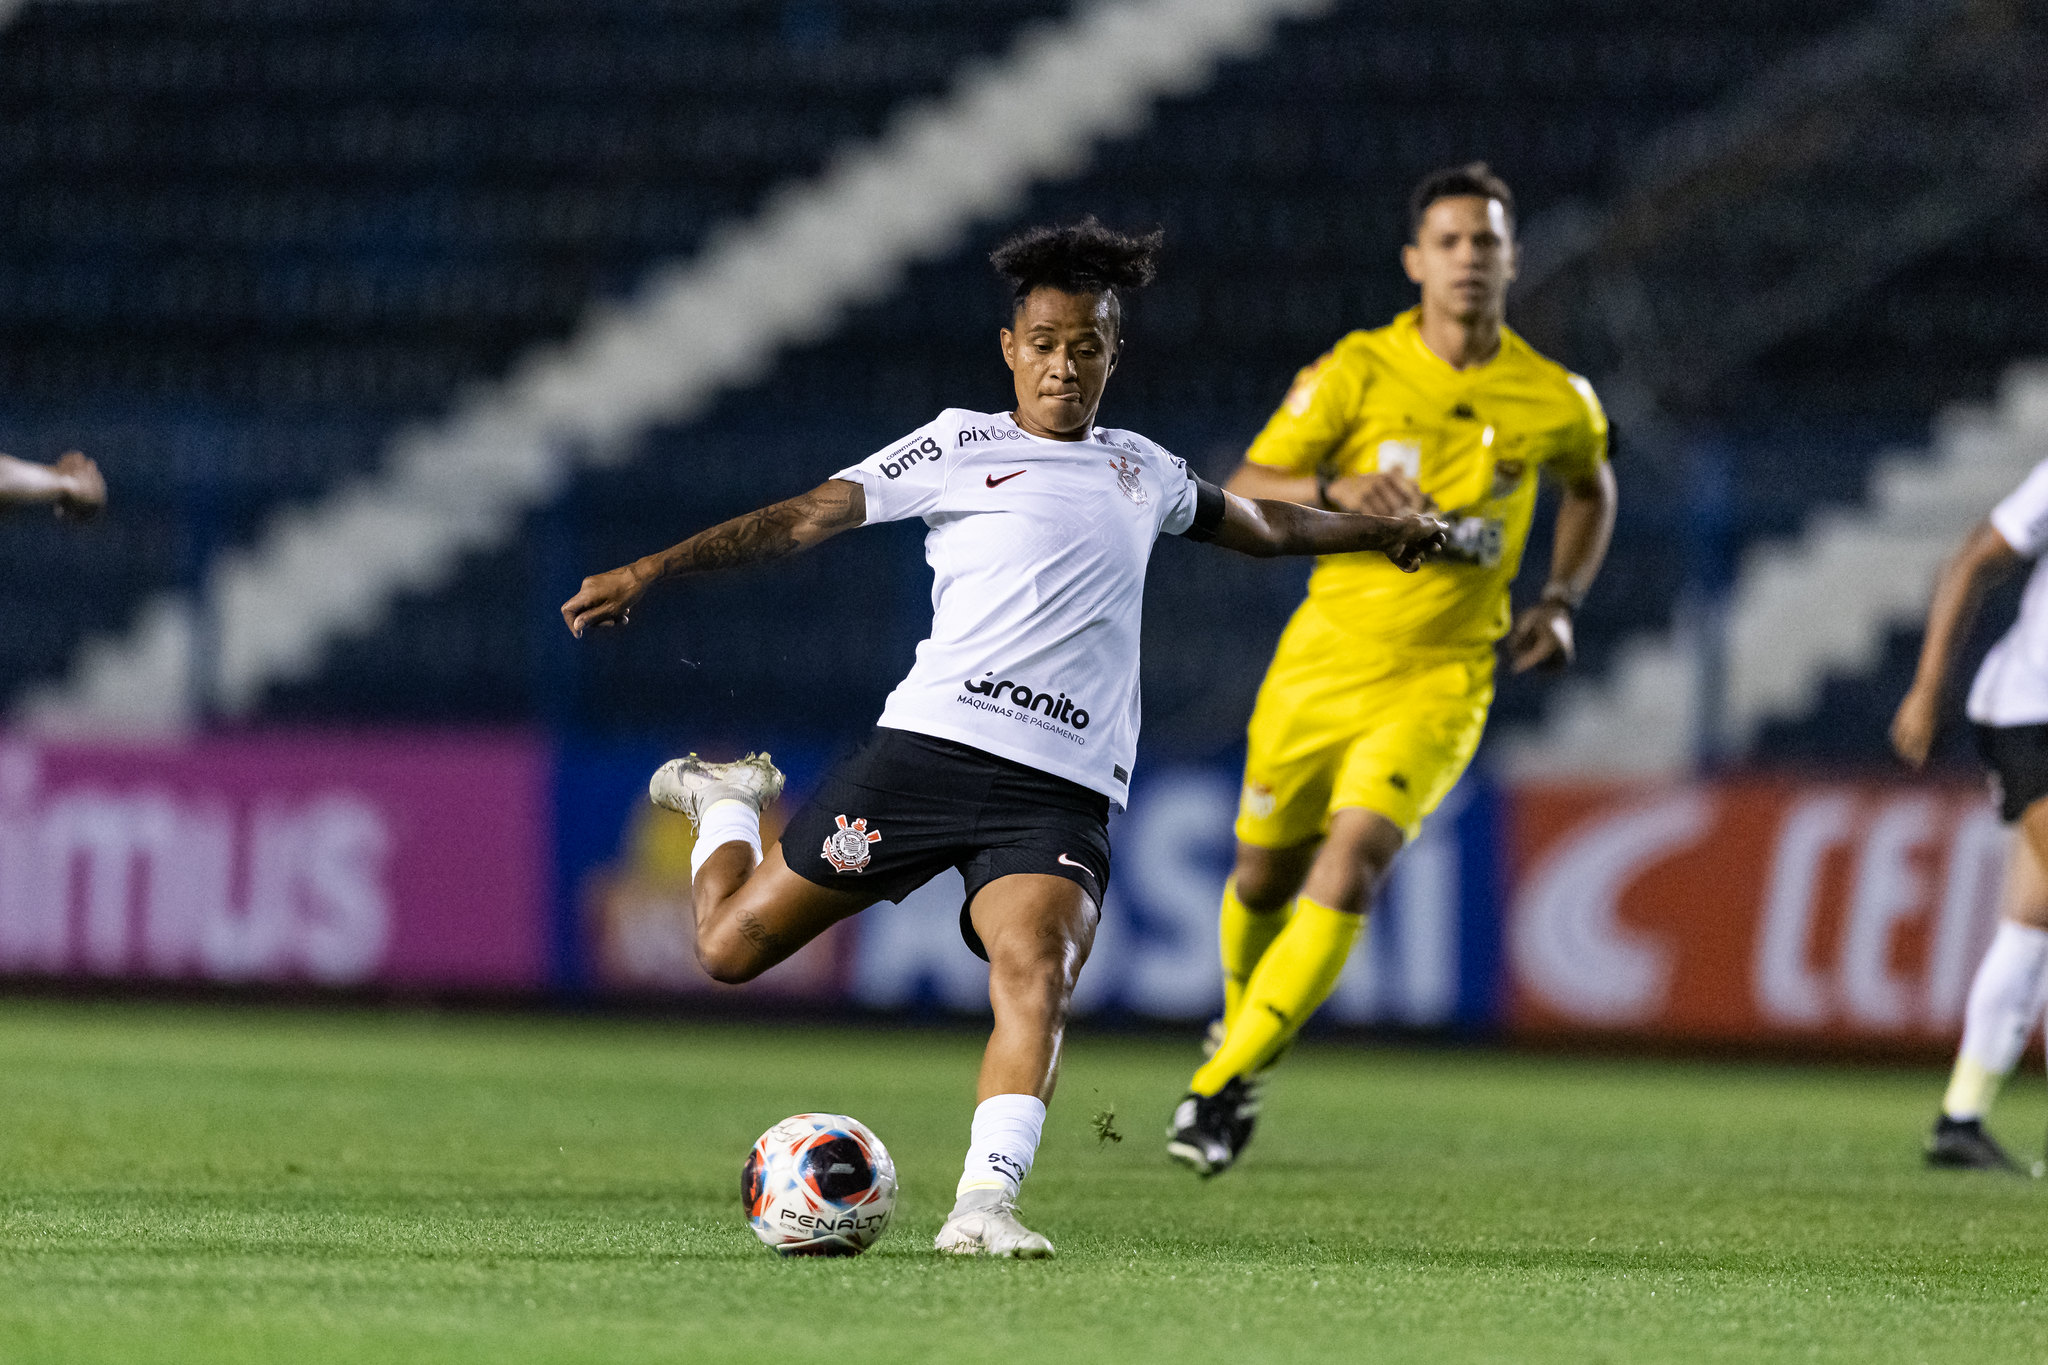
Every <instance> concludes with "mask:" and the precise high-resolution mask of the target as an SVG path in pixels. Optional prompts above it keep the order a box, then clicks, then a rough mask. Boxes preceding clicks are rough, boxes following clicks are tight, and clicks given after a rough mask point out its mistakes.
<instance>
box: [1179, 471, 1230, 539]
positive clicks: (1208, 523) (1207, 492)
mask: <svg viewBox="0 0 2048 1365" xmlns="http://www.w3.org/2000/svg"><path fill="white" fill-rule="evenodd" d="M1188 477H1189V478H1191V479H1194V481H1195V519H1194V520H1193V521H1191V522H1189V523H1188V529H1187V530H1185V531H1182V532H1181V534H1182V535H1184V536H1186V537H1187V538H1188V539H1189V540H1195V541H1209V540H1214V539H1216V530H1217V528H1218V527H1220V526H1222V525H1223V490H1222V489H1220V488H1218V487H1217V486H1216V485H1215V484H1213V483H1210V482H1209V481H1208V480H1207V479H1204V478H1200V477H1197V476H1196V475H1193V474H1190V475H1188Z"/></svg>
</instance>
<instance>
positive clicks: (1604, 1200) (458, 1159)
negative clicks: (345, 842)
mask: <svg viewBox="0 0 2048 1365" xmlns="http://www.w3.org/2000/svg"><path fill="white" fill-rule="evenodd" d="M1192 1034H1193V1031H1192V1030H1191V1031H1190V1038H1189V1040H1188V1041H1187V1042H1186V1043H1185V1044H1182V1045H1171V1044H1168V1043H1166V1042H1161V1041H1156V1040H1138V1041H1133V1040H1129V1039H1121V1038H1114V1037H1107V1036H1102V1035H1092V1036H1091V1035H1089V1034H1086V1033H1083V1034H1081V1035H1079V1036H1077V1037H1076V1038H1075V1039H1074V1040H1073V1041H1072V1043H1071V1045H1070V1051H1069V1058H1068V1064H1067V1072H1066V1077H1065V1080H1064V1082H1063V1085H1062V1088H1061V1093H1060V1096H1059V1101H1058V1103H1056V1104H1055V1106H1054V1108H1053V1111H1052V1118H1051V1121H1050V1123H1049V1124H1048V1127H1047V1133H1046V1142H1045V1146H1044V1149H1043V1150H1042V1152H1041V1153H1040V1156H1039V1161H1038V1169H1037V1171H1036V1172H1035V1173H1034V1175H1033V1176H1032V1179H1031V1182H1030V1184H1029V1186H1028V1187H1027V1189H1026V1199H1025V1204H1024V1209H1025V1212H1026V1214H1027V1216H1028V1217H1029V1220H1030V1221H1031V1223H1032V1224H1033V1226H1036V1227H1040V1228H1042V1229H1043V1230H1044V1231H1045V1232H1047V1233H1048V1234H1049V1235H1051V1236H1052V1238H1053V1239H1054V1241H1055V1242H1057V1243H1058V1245H1059V1248H1060V1257H1059V1259H1058V1260H1056V1261H1053V1262H1050V1263H1039V1264H992V1263H985V1262H969V1263H960V1262H955V1261H952V1260H942V1259H941V1258H939V1257H938V1256H936V1255H934V1254H933V1253H932V1252H931V1251H930V1250H929V1247H930V1242H931V1236H932V1233H933V1232H934V1231H935V1230H936V1228H937V1225H938V1222H939V1220H940V1218H941V1216H942V1215H943V1213H944V1212H945V1209H946V1207H947V1205H948V1204H949V1202H950V1195H951V1192H952V1186H953V1181H954V1179H955V1177H956V1174H957V1171H958V1169H959V1161H960V1157H961V1149H962V1146H963V1143H964V1141H965V1137H966V1128H967V1117H968V1114H969V1109H970V1106H971V1103H972V1099H973V1093H972V1086H973V1077H974V1066H975V1059H976V1057H977V1055H978V1052H979V1044H978V1041H977V1040H976V1039H975V1038H974V1037H972V1036H970V1035H969V1034H966V1033H952V1032H943V1031H941V1032H920V1031H915V1030H862V1029H854V1028H829V1029H828V1028H797V1027H740V1026H718V1027H709V1026H695V1025H692V1026H683V1025H664V1024H653V1023H618V1022H604V1021H587V1020H569V1019H556V1018H545V1017H536V1018H509V1019H508V1018H499V1017H477V1016H464V1015H453V1016H448V1015H438V1016H437V1015H419V1014H376V1013H360V1014H357V1013H312V1012H294V1011H288V1010H271V1009H232V1010H226V1009H215V1010H206V1009H199V1008H167V1007H130V1006H113V1005H101V1006H85V1005H47V1004H13V1005H7V1006H4V1007H0V1361H5V1362H7V1365H25V1363H26V1362H42V1361H67V1362H68V1361H90V1362H95V1365H98V1363H99V1362H126V1361H135V1362H144V1361H147V1362H152V1365H165V1363H167V1362H181V1361H191V1362H207V1363H208V1365H232V1363H233V1362H244V1361H250V1362H253V1361H264V1362H271V1361H279V1362H283V1361H292V1362H300V1361H362V1362H392V1361H406V1362H442V1361H477V1362H485V1361H488V1362H538V1361H604V1362H614V1363H617V1365H626V1363H628V1362H637V1361H757V1360H758V1361H767V1360H777V1361H793V1360H812V1359H816V1360H875V1361H891V1362H894V1361H905V1362H917V1361H930V1362H940V1361H944V1362H955V1361H979V1360H1004V1361H1010V1360H1015V1361H1050V1362H1055V1365H1083V1363H1084V1362H1094V1361H1116V1362H1131V1361H1170V1362H1177V1363H1178V1362H1186V1363H1189V1365H1193V1363H1195V1362H1209V1361H1215V1362H1241V1361H1349V1360H1372V1361H1430V1362H1444V1361H1502V1362H1509V1361H1512V1362H1541V1361H1617V1362H1621V1361H1627V1362H1636V1361H1684V1362H1693V1361H1743V1362H1754V1361H1777V1360H1785V1361H1855V1362H1859V1365H1870V1363H1871V1362H1881V1361H1957V1362H1971V1363H1972V1365H1980V1363H1985V1362H1997V1361H2034V1362H2038V1361H2042V1360H2048V1219H2044V1214H2048V1188H2044V1187H2043V1186H2040V1185H2037V1184H2035V1183H2034V1182H2031V1181H2022V1180H2014V1179H2001V1178H1988V1177H1982V1176H1957V1175H1946V1174H1937V1173H1930V1172H1927V1171H1924V1170H1922V1169H1921V1168H1920V1166H1919V1164H1918V1154H1917V1151H1916V1148H1917V1144H1918V1141H1919V1138H1920V1134H1921V1131H1922V1127H1923V1125H1924V1123H1925V1122H1926V1121H1927V1119H1928V1118H1929V1116H1930V1112H1931V1109H1932V1106H1933V1104H1934V1101H1935V1098H1936V1095H1937V1091H1938V1087H1939V1077H1938V1076H1936V1075H1935V1074H1933V1073H1930V1072H1926V1071H1829V1070H1822V1069H1809V1068H1790V1067H1761V1066H1757V1067H1738V1066H1708V1065H1678V1064H1664V1063H1649V1062H1615V1061H1598V1062H1594V1061H1571V1060H1560V1059H1554V1058H1530V1057H1523V1056H1514V1055H1503V1054H1492V1053H1467V1052H1431V1051H1425V1050H1394V1049H1356V1048H1351V1047H1343V1046H1338V1045H1334V1044H1310V1045H1307V1046H1304V1047H1303V1048H1302V1049H1301V1050H1300V1052H1299V1054H1298V1055H1297V1056H1295V1057H1294V1058H1292V1059H1291V1060H1290V1061H1289V1063H1288V1064H1287V1066H1286V1067H1285V1069H1284V1071H1283V1072H1282V1073H1281V1075H1280V1077H1279V1079H1278V1080H1276V1082H1275V1084H1274V1086H1273V1088H1272V1092H1271V1096H1270V1099H1269V1103H1268V1108H1267V1115H1266V1126H1265V1129H1264V1131H1262V1132H1261V1134H1260V1136H1259V1139H1258V1141H1257V1142H1256V1143H1255V1144H1254V1146H1253V1147H1252V1149H1251V1152H1250V1154H1249V1155H1248V1157H1247V1159H1246V1161H1245V1162H1244V1164H1243V1165H1242V1166H1241V1167H1240V1168H1239V1169H1238V1170H1236V1171H1233V1172H1231V1173H1230V1174H1228V1175H1226V1176H1224V1177H1222V1178H1221V1179H1218V1180H1216V1181H1213V1182H1210V1183H1208V1184H1203V1183H1200V1182H1198V1181H1196V1180H1195V1179H1194V1178H1193V1177H1191V1176H1189V1175H1187V1174H1186V1173H1184V1172H1182V1171H1179V1170H1177V1169H1175V1168H1172V1167H1170V1166H1169V1165H1168V1164H1167V1162H1166V1160H1165V1158H1164V1155H1163V1154H1162V1151H1161V1147H1162V1142H1161V1125H1162V1123H1163V1121H1164V1115H1165V1112H1166V1109H1167V1107H1168V1105H1169V1104H1170V1102H1171V1101H1172V1100H1173V1099H1174V1098H1175V1096H1176V1094H1177V1092H1178V1089H1179V1086H1180V1083H1181V1081H1182V1079H1183V1074H1184V1072H1185V1070H1186V1068H1187V1065H1188V1063H1189V1061H1190V1059H1191V1058H1192V1056H1193V1046H1194V1043H1193V1036H1192ZM2014 1089H2015V1090H2016V1091H2018V1092H2020V1093H2018V1094H2016V1095H2014V1096H2012V1097H2010V1098H2009V1099H2008V1101H2007V1102H2006V1104H2005V1106H2004V1107H2003V1108H2002V1109H2001V1111H2000V1113H1999V1124H1998V1126H1999V1127H2000V1128H2001V1129H2002V1130H2003V1131H2004V1132H2005V1133H2006V1134H2007V1135H2008V1136H2009V1137H2012V1138H2015V1139H2019V1140H2018V1141H2015V1143H2014V1145H2015V1146H2016V1147H2018V1148H2020V1149H2022V1150H2025V1151H2026V1152H2028V1153H2029V1154H2031V1153H2032V1152H2034V1151H2036V1150H2037V1146H2036V1139H2037V1138H2038V1135H2039V1133H2040V1131H2041V1122H2042V1119H2043V1105H2042V1102H2041V1097H2040V1094H2039V1093H2038V1092H2039V1091H2040V1089H2041V1086H2040V1081H2039V1078H2038V1076H2032V1077H2029V1078H2028V1079H2027V1080H2025V1081H2022V1082H2016V1083H2015V1085H2014ZM1111 1108H1113V1109H1114V1110H1115V1113H1116V1120H1115V1124H1116V1127H1117V1128H1119V1129H1120V1130H1121V1131H1122V1133H1123V1135H1124V1140H1123V1141H1122V1142H1120V1143H1104V1142H1101V1141H1099V1140H1098V1138H1097V1137H1096V1136H1095V1134H1094V1132H1093V1131H1092V1129H1091V1126H1090V1118H1091V1116H1092V1115H1094V1114H1095V1113H1096V1112H1097V1111H1099V1110H1104V1109H1111ZM804 1109H823V1110H842V1111H845V1112H849V1113H852V1114H854V1115H856V1116H858V1117H860V1118H861V1119H863V1120H865V1121H867V1122H868V1123H870V1124H871V1125H872V1126H873V1127H874V1128H875V1129H876V1130H877V1131H878V1132H879V1133H880V1134H881V1135H882V1137H883V1139H884V1140H885V1141H886V1142H887V1143H888V1144H889V1146H890V1148H891V1150H892V1151H893V1152H894V1153H895V1156H896V1160H897V1164H898V1168H899V1171H900V1174H901V1177H902V1181H903V1199H902V1202H901V1204H900V1205H899V1207H898V1213H897V1221H896V1225H895V1226H894V1228H892V1230H891V1231H890V1233H889V1235H888V1237H887V1238H886V1239H885V1240H884V1242H883V1243H882V1244H881V1246H880V1247H879V1248H878V1249H877V1250H876V1251H875V1252H873V1253H871V1254H869V1255H868V1256H866V1257H863V1258H861V1259H859V1260H855V1261H811V1262H803V1261H792V1262H782V1261H778V1260H776V1259H775V1258H774V1257H773V1256H771V1255H769V1254H768V1253H767V1252H766V1251H765V1250H763V1249H762V1248H761V1246H760V1245H759V1244H758V1243H756V1242H755V1241H754V1239H753V1236H752V1235H751V1234H750V1233H749V1232H748V1231H747V1229H746V1227H745V1225H744V1224H743V1223H742V1221H741V1219H740V1216H739V1212H738V1185H739V1176H738V1173H739V1166H740V1161H741V1159H742V1158H743V1156H744V1155H745V1153H746V1150H747V1148H748V1146H749V1144H750V1143H751V1142H752V1141H753V1139H754V1137H755V1136H756V1135H757V1134H758V1133H759V1132H760V1131H761V1130H762V1129H764V1128H766V1127H767V1126H768V1125H769V1124H770V1123H771V1122H773V1121H774V1120H776V1119H779V1118H782V1117H783V1116H785V1115H786V1114H789V1113H793V1112H796V1111H799V1110H804Z"/></svg>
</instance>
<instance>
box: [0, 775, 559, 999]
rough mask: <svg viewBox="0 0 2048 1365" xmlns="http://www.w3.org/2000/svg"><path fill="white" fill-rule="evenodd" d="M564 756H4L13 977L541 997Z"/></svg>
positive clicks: (3, 947) (2, 957) (6, 895)
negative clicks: (556, 774) (554, 759)
mask: <svg viewBox="0 0 2048 1365" xmlns="http://www.w3.org/2000/svg"><path fill="white" fill-rule="evenodd" d="M547 765H548V755H547V752H546V750H545V749H544V748H543V747H541V746H540V745H538V744H536V743H534V742H531V741H527V740H521V739H517V738H502V737H491V738H467V737H459V736H454V737H451V736H420V735H405V736H378V735H345V736H341V735H337V736H305V735H289V736H257V737H250V738H220V739H207V740H201V741H195V742H193V743H190V744H166V745H137V744H120V745H113V744H108V745H71V744H64V745H44V744H36V743H30V742H26V741H22V740H11V741H7V742H5V743H4V744H0V974H7V975H17V976H22V975H37V976H88V977H116V978H158V979H169V980H178V979H192V980H204V981H220V982H271V983H282V982H304V983H311V984H316V985H324V986H371V985H383V986H407V987H420V988H432V989H441V988H458V989H460V988H487V989H492V990H512V991H519V990H529V989H539V988H540V987H542V986H544V985H545V984H546V982H547V980H548V934H547V924H548V904H547V902H548V878H547V876H546V869H547V867H548V866H549V863H550V858H549V853H548V845H549V840H550V838H551V823H552V822H551V812H550V811H549V809H548V801H547V781H546V774H547Z"/></svg>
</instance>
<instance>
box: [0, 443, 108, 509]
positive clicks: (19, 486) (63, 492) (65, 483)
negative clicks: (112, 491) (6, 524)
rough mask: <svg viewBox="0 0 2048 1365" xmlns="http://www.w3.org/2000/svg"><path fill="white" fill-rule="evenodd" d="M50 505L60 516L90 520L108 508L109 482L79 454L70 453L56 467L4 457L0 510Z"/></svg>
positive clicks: (1, 459)
mask: <svg viewBox="0 0 2048 1365" xmlns="http://www.w3.org/2000/svg"><path fill="white" fill-rule="evenodd" d="M44 505H48V506H50V507H53V508H55V509H56V512H57V515H58V516H60V517H65V518H69V519H76V520H80V521H83V520H87V519H89V518H92V517H96V516H98V515H99V514H100V511H101V509H103V508H104V507H106V505H107V481H106V480H105V479H103V478H101V477H100V467H99V466H98V465H96V464H94V463H93V462H92V461H91V460H88V459H86V458H85V456H83V455H81V454H79V453H78V452H77V451H75V450H72V451H67V452H65V454H64V455H63V456H61V457H60V458H59V459H58V460H57V463H55V464H37V463H35V462H34V461H33V460H17V459H15V458H14V457H13V456H12V455H0V507H39V506H44Z"/></svg>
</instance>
